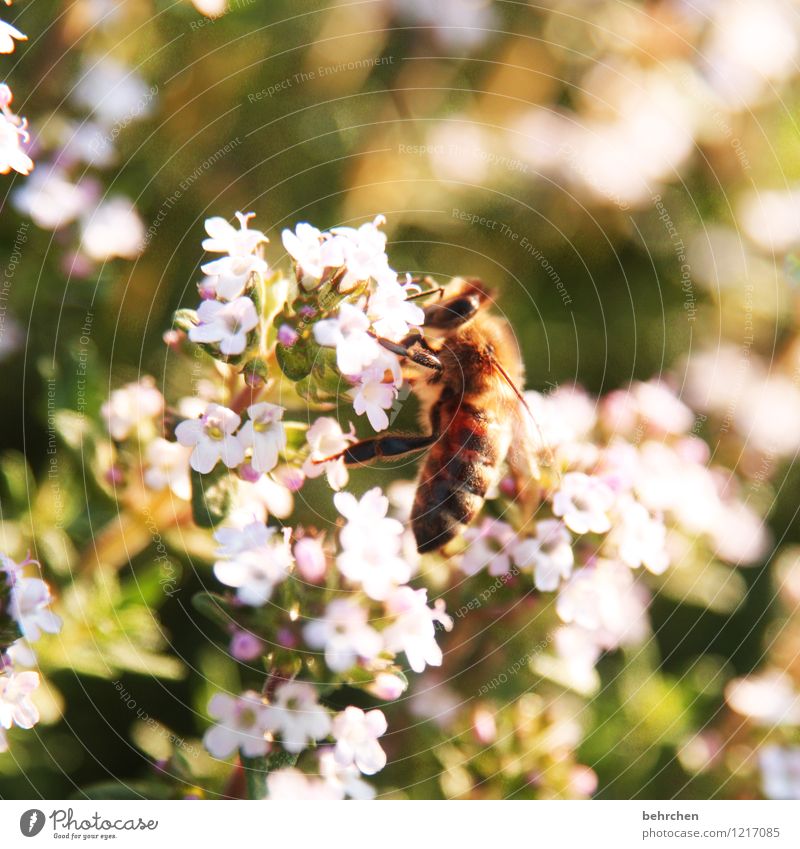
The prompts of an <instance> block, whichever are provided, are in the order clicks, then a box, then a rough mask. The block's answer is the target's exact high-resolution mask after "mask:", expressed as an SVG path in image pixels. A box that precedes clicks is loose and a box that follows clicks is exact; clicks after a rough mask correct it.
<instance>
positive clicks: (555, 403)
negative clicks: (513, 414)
mask: <svg viewBox="0 0 800 849" xmlns="http://www.w3.org/2000/svg"><path fill="white" fill-rule="evenodd" d="M525 400H526V402H527V404H528V406H529V407H530V408H531V410H532V412H533V419H534V420H535V424H534V422H532V421H530V419H531V417H530V416H526V418H525V421H526V425H529V435H530V438H531V440H532V441H533V444H534V445H537V446H539V447H551V448H555V447H557V446H560V445H566V444H569V443H575V442H581V441H583V440H585V439H586V438H587V436H588V434H589V433H591V431H592V428H594V426H595V422H596V420H597V414H596V410H595V407H596V404H595V401H594V400H593V399H591V398H590V397H589V396H588V395H587V394H586V392H584V391H583V390H582V389H580V388H578V387H576V386H564V387H559V388H558V389H556V390H555V391H554V392H551V393H550V394H548V395H541V394H540V393H538V392H526V393H525Z"/></svg>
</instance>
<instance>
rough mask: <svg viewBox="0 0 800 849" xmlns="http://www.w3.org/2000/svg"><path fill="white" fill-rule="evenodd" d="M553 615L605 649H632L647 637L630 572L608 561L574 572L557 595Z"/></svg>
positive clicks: (642, 607)
mask: <svg viewBox="0 0 800 849" xmlns="http://www.w3.org/2000/svg"><path fill="white" fill-rule="evenodd" d="M556 611H557V612H558V615H559V616H560V617H561V619H562V620H563V621H564V622H566V623H568V624H569V623H573V622H574V623H575V624H576V625H579V626H580V627H582V628H584V629H586V630H587V631H590V632H592V636H593V638H594V639H595V640H596V641H597V644H598V645H600V646H601V647H602V648H605V649H614V648H617V647H619V646H621V645H635V644H636V643H639V642H641V641H642V640H643V639H644V638H645V636H646V634H647V615H646V605H645V600H644V598H643V597H642V593H641V592H640V591H639V590H638V588H637V587H636V586H635V584H634V581H633V574H632V572H631V570H630V569H629V568H628V567H627V566H625V565H624V564H622V563H617V562H615V561H612V560H600V561H598V562H597V564H596V565H593V566H586V567H584V568H582V569H578V570H577V571H576V572H574V573H573V575H572V577H571V578H570V579H569V581H567V583H566V584H564V586H563V587H561V590H560V591H559V594H558V599H557V601H556Z"/></svg>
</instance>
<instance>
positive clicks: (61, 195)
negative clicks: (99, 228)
mask: <svg viewBox="0 0 800 849" xmlns="http://www.w3.org/2000/svg"><path fill="white" fill-rule="evenodd" d="M92 194H93V192H92V190H91V188H88V189H87V188H86V187H85V186H84V185H82V184H78V185H76V184H75V183H71V182H70V181H69V180H68V179H67V178H66V177H65V176H64V174H63V173H62V172H61V171H60V170H58V169H56V168H55V167H54V166H50V167H47V166H45V165H41V164H40V165H39V167H38V168H37V169H36V170H35V171H34V172H33V174H32V175H31V177H30V179H29V180H26V181H25V183H24V184H23V185H22V187H21V188H19V189H17V190H16V191H15V192H14V194H13V195H12V199H13V201H14V206H15V207H16V208H17V209H18V210H19V211H20V212H21V213H23V214H24V215H28V216H30V217H31V219H32V220H33V222H34V224H36V225H37V226H38V227H42V228H43V229H45V230H58V229H59V228H60V227H63V226H65V225H66V224H69V222H70V221H73V220H74V219H75V218H77V217H78V215H80V213H81V211H82V210H83V209H84V208H85V207H86V204H87V203H88V202H89V201H90V199H91V195H92Z"/></svg>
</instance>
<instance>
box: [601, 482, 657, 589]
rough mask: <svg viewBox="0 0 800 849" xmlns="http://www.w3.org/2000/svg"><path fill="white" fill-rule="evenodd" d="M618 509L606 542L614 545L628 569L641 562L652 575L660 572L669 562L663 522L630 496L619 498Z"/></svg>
mask: <svg viewBox="0 0 800 849" xmlns="http://www.w3.org/2000/svg"><path fill="white" fill-rule="evenodd" d="M618 510H619V514H620V523H619V524H618V525H616V527H615V528H614V530H613V531H612V532H611V534H610V536H609V542H611V543H612V544H613V545H615V546H616V548H617V551H618V552H619V558H620V560H622V562H623V563H624V564H625V565H626V566H630V568H631V569H637V568H638V567H639V566H644V567H645V569H647V570H648V571H650V572H652V573H653V574H654V575H661V574H662V573H663V572H665V571H666V568H667V566H669V554H667V549H666V544H667V529H666V528H665V527H664V523H663V522H661V521H660V520H658V519H654V518H653V517H652V516H651V515H650V513H649V512H648V511H647V508H645V507H643V506H642V505H641V504H639V502H638V501H635V500H634V499H632V498H630V497H625V498H622V499H620V502H619V504H618Z"/></svg>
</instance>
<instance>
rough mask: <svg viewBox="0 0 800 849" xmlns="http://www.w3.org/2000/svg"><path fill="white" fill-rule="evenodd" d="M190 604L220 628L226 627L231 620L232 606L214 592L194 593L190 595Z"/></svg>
mask: <svg viewBox="0 0 800 849" xmlns="http://www.w3.org/2000/svg"><path fill="white" fill-rule="evenodd" d="M192 606H193V607H194V609H195V610H197V611H198V612H199V613H202V614H203V615H204V616H207V617H208V618H209V619H211V620H212V621H213V622H216V623H217V624H218V625H220V626H221V627H222V628H226V629H227V628H228V627H229V626H230V624H231V621H232V620H233V608H232V607H231V605H230V604H228V602H227V601H226V600H225V599H224V598H223V597H222V596H221V595H217V594H216V593H206V592H202V593H195V594H194V595H193V596H192Z"/></svg>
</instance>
